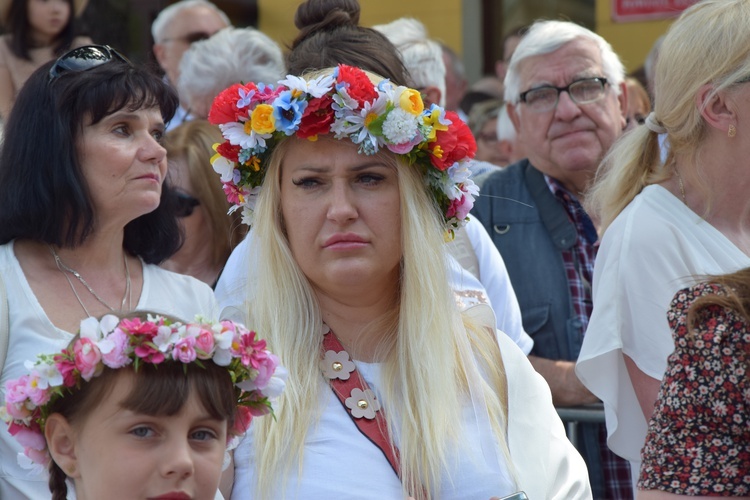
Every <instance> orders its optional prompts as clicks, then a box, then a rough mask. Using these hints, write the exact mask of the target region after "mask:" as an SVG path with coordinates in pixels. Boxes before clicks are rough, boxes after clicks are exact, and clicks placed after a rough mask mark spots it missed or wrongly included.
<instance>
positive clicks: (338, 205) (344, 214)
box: [328, 182, 358, 222]
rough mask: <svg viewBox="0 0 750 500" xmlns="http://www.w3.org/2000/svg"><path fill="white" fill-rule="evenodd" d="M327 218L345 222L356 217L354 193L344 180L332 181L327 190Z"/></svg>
mask: <svg viewBox="0 0 750 500" xmlns="http://www.w3.org/2000/svg"><path fill="white" fill-rule="evenodd" d="M329 196H330V199H329V206H328V218H329V219H331V220H333V221H336V222H346V221H348V220H352V219H356V218H357V214H358V212H357V207H356V199H355V198H356V194H355V193H354V192H353V191H352V189H351V187H350V186H349V184H348V183H346V182H334V183H333V185H332V187H331V189H330V191H329Z"/></svg>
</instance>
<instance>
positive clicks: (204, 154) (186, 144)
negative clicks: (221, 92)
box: [164, 120, 247, 267]
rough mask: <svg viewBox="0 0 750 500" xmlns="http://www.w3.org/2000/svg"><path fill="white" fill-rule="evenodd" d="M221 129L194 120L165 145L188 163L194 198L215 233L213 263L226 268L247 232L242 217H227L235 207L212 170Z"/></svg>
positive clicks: (171, 154) (173, 133)
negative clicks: (228, 199) (213, 155)
mask: <svg viewBox="0 0 750 500" xmlns="http://www.w3.org/2000/svg"><path fill="white" fill-rule="evenodd" d="M222 139H223V138H222V136H221V132H220V131H219V129H218V128H217V127H216V126H214V125H211V124H210V123H208V121H206V120H192V121H189V122H185V123H183V124H182V125H180V126H179V127H177V128H175V129H173V130H170V131H169V132H168V133H167V135H166V139H165V141H164V147H165V148H166V149H167V157H168V158H169V159H170V160H174V159H176V158H181V159H183V160H184V161H185V166H186V169H187V173H188V176H189V178H190V184H191V185H192V187H193V191H194V193H193V194H194V195H195V197H196V198H198V200H200V202H201V205H202V206H203V208H204V209H205V214H206V218H207V219H208V224H209V225H210V229H211V231H212V233H211V234H210V236H209V238H210V240H211V242H212V246H213V251H212V257H211V260H212V263H213V264H215V265H217V266H219V267H223V265H224V263H225V262H226V261H227V259H228V258H229V254H231V253H232V250H233V249H234V247H235V246H237V244H238V243H239V242H240V241H242V238H243V237H244V236H245V233H246V232H247V231H246V229H245V226H244V225H243V224H241V223H240V214H239V212H235V213H234V214H232V215H227V212H228V211H229V207H230V206H231V205H230V204H229V202H228V201H227V197H226V195H225V194H224V191H223V190H222V188H221V184H219V183H218V182H216V172H214V171H213V169H212V168H211V155H212V154H213V149H212V146H213V145H214V144H216V143H217V142H221V141H222Z"/></svg>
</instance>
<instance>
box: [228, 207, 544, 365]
mask: <svg viewBox="0 0 750 500" xmlns="http://www.w3.org/2000/svg"><path fill="white" fill-rule="evenodd" d="M461 231H466V233H467V235H468V237H469V240H470V242H471V246H472V248H473V250H474V253H475V255H476V259H477V266H478V268H479V269H478V277H475V276H473V275H472V274H471V273H470V272H468V271H466V270H465V269H463V268H462V267H461V265H460V264H459V263H458V261H456V259H454V258H453V257H452V256H450V255H449V256H448V265H449V269H448V280H449V282H450V284H451V288H453V290H454V292H455V293H456V296H457V299H460V300H461V301H462V303H463V305H464V306H471V305H473V304H476V303H486V302H487V300H489V304H490V306H492V309H493V310H494V311H495V316H496V319H497V329H498V330H501V331H502V332H504V333H505V334H506V335H508V337H510V338H511V339H512V340H513V342H515V343H516V344H517V345H518V347H520V348H521V350H522V351H523V352H524V353H525V354H528V353H530V352H531V348H532V347H533V346H534V341H533V340H532V339H531V337H530V336H529V335H528V334H527V333H526V331H525V330H524V329H523V324H522V321H521V309H520V307H519V306H518V300H517V299H516V294H515V292H514V291H513V286H512V285H511V283H510V278H509V277H508V271H507V270H506V269H505V263H504V262H503V258H502V257H501V256H500V252H499V251H498V250H497V247H496V246H495V245H494V243H492V239H491V238H490V236H489V235H488V234H487V231H486V230H485V229H484V226H483V225H482V224H481V223H480V222H479V221H478V220H477V219H476V218H474V217H473V216H469V222H468V223H467V224H466V226H465V227H464V228H463V229H461ZM252 234H253V233H252V230H251V231H250V233H248V235H247V236H246V237H245V239H244V240H243V241H241V242H240V244H239V245H237V247H235V249H234V250H233V251H232V254H231V255H230V256H229V259H228V260H227V263H226V265H225V266H224V271H223V272H222V273H221V277H220V278H219V282H218V283H217V284H216V291H215V293H216V300H217V301H218V302H219V306H220V308H221V317H222V318H227V319H234V320H237V321H241V322H246V318H245V314H246V311H247V304H248V301H249V300H250V299H251V298H252V296H253V294H254V293H255V287H254V286H250V285H251V284H253V285H254V283H251V280H254V278H253V276H255V273H256V269H257V265H258V262H257V259H256V258H255V257H254V255H255V254H254V253H253V252H252V251H251V248H250V247H251V242H252Z"/></svg>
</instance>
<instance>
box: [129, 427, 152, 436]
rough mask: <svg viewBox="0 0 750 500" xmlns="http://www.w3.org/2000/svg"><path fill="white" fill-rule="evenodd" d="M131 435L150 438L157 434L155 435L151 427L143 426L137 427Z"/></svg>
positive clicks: (131, 431)
mask: <svg viewBox="0 0 750 500" xmlns="http://www.w3.org/2000/svg"><path fill="white" fill-rule="evenodd" d="M130 434H132V435H134V436H135V437H138V438H148V437H151V436H153V435H154V434H155V433H154V430H153V429H151V428H150V427H145V426H141V427H136V428H134V429H131V430H130Z"/></svg>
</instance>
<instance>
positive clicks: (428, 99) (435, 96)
mask: <svg viewBox="0 0 750 500" xmlns="http://www.w3.org/2000/svg"><path fill="white" fill-rule="evenodd" d="M441 97H442V94H441V93H440V89H439V88H437V87H435V86H434V85H430V86H428V87H425V88H423V89H422V100H423V101H424V103H425V107H426V108H429V107H430V105H432V104H437V105H438V106H439V105H440V98H441Z"/></svg>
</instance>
